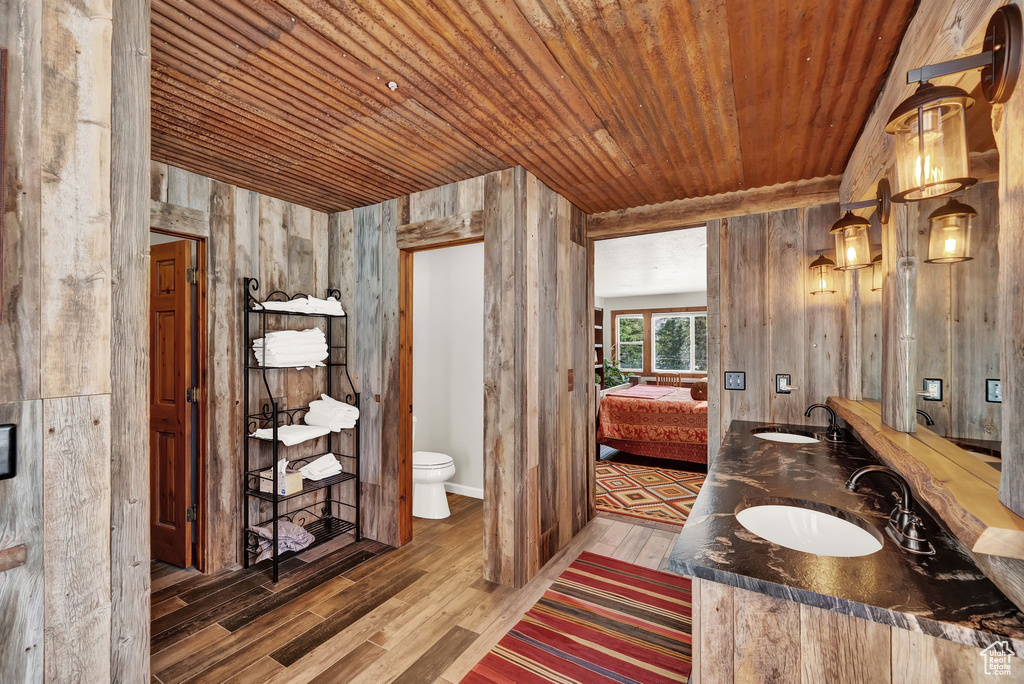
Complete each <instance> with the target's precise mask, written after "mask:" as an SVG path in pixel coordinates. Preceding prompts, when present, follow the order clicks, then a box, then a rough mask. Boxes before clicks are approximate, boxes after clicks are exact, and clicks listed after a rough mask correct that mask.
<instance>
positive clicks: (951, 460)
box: [828, 397, 1024, 559]
mask: <svg viewBox="0 0 1024 684" xmlns="http://www.w3.org/2000/svg"><path fill="white" fill-rule="evenodd" d="M828 405H829V406H831V407H832V408H833V409H834V410H835V412H836V413H837V414H838V415H839V417H840V418H842V419H843V420H845V421H846V422H847V424H849V426H850V427H851V428H852V429H853V430H854V431H855V432H857V434H858V435H860V437H861V439H862V440H863V441H864V443H865V445H866V446H867V447H868V448H869V449H870V450H871V451H872V452H874V453H875V455H876V456H877V457H878V458H879V459H880V460H882V461H883V462H884V463H885V464H886V465H888V466H889V467H891V468H893V469H894V470H896V471H897V472H899V473H900V474H901V475H903V476H904V477H905V478H907V481H908V482H909V484H910V486H911V489H912V490H913V491H914V494H915V496H917V497H918V498H919V499H921V500H922V501H923V502H925V503H927V504H928V506H929V507H930V508H931V509H932V510H933V511H934V512H935V513H936V514H938V515H939V516H940V517H941V518H942V520H943V522H944V523H945V524H946V525H947V526H948V527H949V529H950V531H951V532H952V533H953V535H954V536H956V538H957V539H959V540H960V541H961V542H962V543H963V544H964V545H965V546H966V547H967V548H968V549H970V550H971V551H973V552H975V553H983V554H986V555H993V556H1002V557H1006V558H1019V559H1024V518H1021V517H1020V516H1018V515H1016V514H1015V513H1013V511H1011V510H1010V509H1008V508H1006V507H1005V506H1003V505H1002V503H1000V502H999V488H998V485H997V484H996V485H995V486H994V485H993V481H992V478H991V477H987V475H988V473H986V472H985V471H982V470H980V469H981V468H988V467H989V466H987V465H986V464H984V463H983V462H982V461H981V460H980V459H976V458H974V457H973V456H971V454H970V453H968V452H967V451H964V450H963V449H961V448H960V447H958V446H956V445H955V444H953V443H952V442H948V441H946V440H945V439H944V438H941V437H940V436H938V435H935V434H934V433H932V432H930V431H929V432H928V433H927V435H926V436H925V439H921V438H919V437H917V436H915V435H913V434H910V433H905V432H899V431H897V430H894V429H893V428H890V427H889V426H887V425H885V424H884V423H882V418H881V415H880V414H879V413H878V411H877V409H876V408H875V407H873V406H871V405H870V404H868V403H865V402H858V401H853V400H851V399H845V398H842V397H829V399H828ZM937 439H942V442H943V444H942V450H941V451H940V450H938V449H936V448H935V446H934V445H933V444H932V443H931V442H933V441H934V440H937ZM960 452H962V453H960ZM973 461H977V466H978V469H979V470H978V472H974V470H973V468H971V467H970V466H972V465H973ZM990 470H992V472H993V473H995V472H996V471H995V470H994V469H991V468H990Z"/></svg>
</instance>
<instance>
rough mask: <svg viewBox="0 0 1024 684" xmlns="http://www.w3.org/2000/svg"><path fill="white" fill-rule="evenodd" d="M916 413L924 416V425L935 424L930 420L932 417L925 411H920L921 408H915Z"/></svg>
mask: <svg viewBox="0 0 1024 684" xmlns="http://www.w3.org/2000/svg"><path fill="white" fill-rule="evenodd" d="M917 415H919V416H921V417H922V418H924V424H925V425H935V421H934V420H932V417H931V416H929V415H928V412H927V411H922V410H921V409H917Z"/></svg>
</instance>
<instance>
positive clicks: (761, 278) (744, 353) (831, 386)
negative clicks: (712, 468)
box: [708, 204, 849, 457]
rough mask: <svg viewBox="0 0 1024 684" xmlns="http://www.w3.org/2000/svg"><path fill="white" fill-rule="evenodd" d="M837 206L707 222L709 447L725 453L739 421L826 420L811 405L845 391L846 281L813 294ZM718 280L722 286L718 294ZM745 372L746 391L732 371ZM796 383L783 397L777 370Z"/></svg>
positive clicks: (815, 422) (839, 277)
mask: <svg viewBox="0 0 1024 684" xmlns="http://www.w3.org/2000/svg"><path fill="white" fill-rule="evenodd" d="M838 212H839V208H838V205H836V204H826V205H820V206H815V207H808V208H798V209H786V210H779V211H771V212H768V213H762V214H752V215H748V216H734V217H732V218H727V219H721V220H718V221H712V222H709V223H708V282H709V288H708V346H709V349H711V348H715V349H718V350H719V354H718V359H717V360H716V358H715V355H710V356H709V369H708V392H709V399H708V411H709V419H708V449H709V454H710V455H711V457H714V454H715V453H717V451H718V447H719V445H720V444H721V439H722V437H721V436H722V434H724V430H725V429H726V428H728V426H729V423H731V422H732V421H733V420H759V421H774V422H784V423H796V424H810V425H820V424H822V421H823V417H822V416H820V415H812V416H811V417H810V418H805V417H804V415H803V412H804V410H805V409H806V408H807V407H808V406H810V405H811V404H814V403H824V402H825V400H826V399H827V398H828V397H829V396H832V395H835V394H841V393H843V392H845V391H846V388H847V385H848V383H849V380H848V378H847V377H846V375H847V363H848V362H847V357H848V349H847V340H846V333H847V316H846V310H845V309H846V296H845V292H846V284H845V278H844V277H843V276H842V274H836V275H837V278H836V286H837V290H838V292H837V293H836V294H834V295H811V294H810V292H809V287H810V284H809V283H808V282H807V280H808V278H807V272H808V267H809V266H810V263H811V261H813V260H814V259H815V258H816V252H817V251H819V250H823V249H831V248H832V244H833V242H834V241H833V239H832V236H831V235H829V233H828V230H829V227H830V226H831V225H832V223H833V222H834V221H835V220H836V219H837V218H838ZM711 283H717V284H718V294H717V295H715V294H714V293H713V292H712V290H713V288H712V287H711V285H710V284H711ZM727 371H744V372H745V373H746V383H747V389H746V390H743V391H738V390H726V389H725V388H724V373H725V372H727ZM776 373H784V374H789V375H790V376H791V382H792V384H793V385H794V386H796V387H797V388H798V389H796V390H794V391H793V392H792V393H791V394H788V395H787V394H776V392H775V374H776Z"/></svg>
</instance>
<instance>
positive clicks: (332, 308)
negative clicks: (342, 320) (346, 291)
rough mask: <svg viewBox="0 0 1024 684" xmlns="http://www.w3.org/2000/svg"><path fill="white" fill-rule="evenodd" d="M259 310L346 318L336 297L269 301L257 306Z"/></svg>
mask: <svg viewBox="0 0 1024 684" xmlns="http://www.w3.org/2000/svg"><path fill="white" fill-rule="evenodd" d="M255 308H257V309H266V310H267V311H287V312H289V313H304V314H320V315H325V316H344V315H345V310H344V309H342V308H341V302H339V301H338V300H337V299H335V298H334V297H328V298H327V299H320V298H318V297H296V298H295V299H289V300H287V301H284V302H281V301H268V302H263V303H262V304H256V306H255Z"/></svg>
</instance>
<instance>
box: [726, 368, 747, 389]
mask: <svg viewBox="0 0 1024 684" xmlns="http://www.w3.org/2000/svg"><path fill="white" fill-rule="evenodd" d="M725 389H727V390H745V389H747V374H746V373H744V372H743V371H726V373H725Z"/></svg>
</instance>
